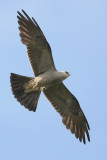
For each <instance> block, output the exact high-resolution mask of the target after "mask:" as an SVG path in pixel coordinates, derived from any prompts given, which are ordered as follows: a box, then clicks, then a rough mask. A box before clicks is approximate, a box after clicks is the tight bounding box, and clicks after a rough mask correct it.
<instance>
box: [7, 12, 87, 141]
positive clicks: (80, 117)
mask: <svg viewBox="0 0 107 160" xmlns="http://www.w3.org/2000/svg"><path fill="white" fill-rule="evenodd" d="M22 12H23V14H24V16H23V14H21V13H20V12H18V16H17V18H18V23H19V30H20V37H21V41H22V43H23V44H25V45H26V47H27V55H28V58H29V61H30V64H31V67H32V69H33V72H34V75H35V78H32V77H25V76H21V75H17V74H14V73H11V76H10V81H11V87H12V91H13V94H14V96H15V98H16V99H17V100H18V101H19V102H20V103H21V104H22V105H24V107H25V108H27V109H28V110H30V111H34V112H35V111H36V108H37V103H38V100H39V96H40V93H41V91H43V93H44V95H45V96H46V97H47V99H48V100H49V101H50V103H51V104H52V106H53V107H54V108H55V109H56V111H57V112H59V114H60V115H61V116H62V121H63V123H64V125H65V126H66V128H67V129H70V131H71V132H72V133H73V134H75V136H76V138H79V140H80V142H81V141H83V143H84V144H85V143H86V140H85V134H86V135H87V138H88V141H90V136H89V133H88V130H90V127H89V124H88V122H87V119H86V117H85V115H84V113H83V111H82V110H81V108H80V105H79V103H78V101H77V99H76V98H75V97H74V96H73V94H72V93H71V92H70V91H69V90H68V89H67V88H66V87H65V85H64V84H63V82H62V81H63V80H64V79H66V78H67V77H68V76H70V74H69V73H68V72H67V71H61V72H59V71H57V70H56V68H55V65H54V61H53V58H52V52H51V48H50V45H49V44H48V42H47V40H46V38H45V36H44V34H43V32H42V31H41V29H40V27H39V26H38V24H37V22H36V21H35V19H34V18H32V19H31V18H30V17H29V16H28V15H27V14H26V12H25V11H24V10H22Z"/></svg>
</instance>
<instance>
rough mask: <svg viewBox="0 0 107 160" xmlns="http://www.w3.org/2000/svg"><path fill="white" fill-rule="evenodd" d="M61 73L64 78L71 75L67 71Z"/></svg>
mask: <svg viewBox="0 0 107 160" xmlns="http://www.w3.org/2000/svg"><path fill="white" fill-rule="evenodd" d="M60 73H61V76H62V78H63V80H64V79H66V78H68V77H69V76H70V73H69V72H67V71H61V72H60Z"/></svg>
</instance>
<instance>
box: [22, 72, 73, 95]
mask: <svg viewBox="0 0 107 160" xmlns="http://www.w3.org/2000/svg"><path fill="white" fill-rule="evenodd" d="M69 75H70V74H69V73H68V74H66V73H65V72H64V71H61V72H58V71H56V70H49V71H47V72H45V73H42V74H40V75H38V76H37V77H36V78H32V80H30V81H29V82H27V83H26V84H25V86H24V87H25V92H26V93H29V92H34V91H38V90H40V91H41V90H43V88H48V87H51V86H53V85H58V84H59V83H60V82H62V81H63V80H64V79H66V78H67V77H68V76H69Z"/></svg>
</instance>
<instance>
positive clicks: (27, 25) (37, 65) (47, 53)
mask: <svg viewBox="0 0 107 160" xmlns="http://www.w3.org/2000/svg"><path fill="white" fill-rule="evenodd" d="M22 12H23V13H24V16H25V17H24V16H23V15H22V14H21V13H20V12H18V14H19V15H18V16H17V18H18V23H19V30H20V37H21V41H22V43H23V44H25V45H26V46H27V53H28V58H29V61H30V63H31V66H32V69H33V72H34V75H35V76H38V75H39V74H41V73H44V72H46V71H48V70H49V69H52V70H55V66H54V62H53V58H52V53H51V48H50V46H49V44H48V42H47V40H46V38H45V36H44V34H43V32H42V31H41V29H40V27H39V26H38V24H37V22H36V21H35V19H34V18H32V19H31V18H30V17H29V16H28V15H27V14H26V12H25V11H24V10H22Z"/></svg>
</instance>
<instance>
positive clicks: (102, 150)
mask: <svg viewBox="0 0 107 160" xmlns="http://www.w3.org/2000/svg"><path fill="white" fill-rule="evenodd" d="M21 9H24V10H25V11H26V12H27V13H28V14H29V16H33V17H34V18H35V19H36V21H37V22H38V24H39V25H40V27H41V29H42V30H43V32H44V34H45V36H46V38H47V40H48V42H49V44H50V46H51V48H52V53H53V57H54V61H55V65H56V67H57V69H58V70H67V71H69V72H70V73H71V76H70V77H69V78H68V79H67V80H65V81H64V83H65V85H66V86H67V87H68V88H69V90H70V91H71V92H72V93H73V94H74V95H75V96H76V97H77V99H78V101H79V103H80V105H81V108H82V109H83V111H84V113H85V115H86V117H87V119H88V122H89V124H90V128H91V130H90V137H91V142H90V143H89V142H87V144H86V145H84V144H82V143H80V142H79V141H78V140H77V139H76V138H75V136H74V135H72V134H71V133H70V131H68V130H66V128H65V126H64V125H63V124H62V119H61V117H60V116H59V114H58V113H57V112H56V111H55V110H54V109H53V108H52V106H51V105H50V103H49V102H48V101H47V99H46V98H45V96H44V95H43V94H41V97H40V100H39V104H38V107H37V111H36V113H33V112H29V111H28V110H26V109H25V108H24V107H23V106H21V105H20V104H19V103H18V102H17V101H16V99H14V97H13V95H12V92H11V87H10V78H9V77H10V73H11V72H13V73H17V74H20V75H25V76H33V73H32V69H31V67H30V64H29V61H28V58H27V55H26V47H25V46H24V45H22V43H21V41H20V37H19V31H18V24H17V18H16V16H17V10H19V11H21ZM0 22H1V23H0V44H1V45H0V55H1V59H0V73H1V78H0V89H1V94H0V95H1V104H0V159H2V160H7V159H8V160H14V159H15V160H19V159H20V160H35V159H39V160H43V159H46V160H55V159H56V160H57V159H61V160H65V159H75V160H77V159H82V160H85V159H87V160H90V159H97V160H100V159H106V158H107V153H106V152H107V137H106V136H107V124H106V122H107V1H106V0H87V1H86V0H66V1H64V0H59V1H58V0H52V1H50V0H30V1H26V0H18V1H13V0H9V1H6V0H4V1H2V2H1V3H0Z"/></svg>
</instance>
